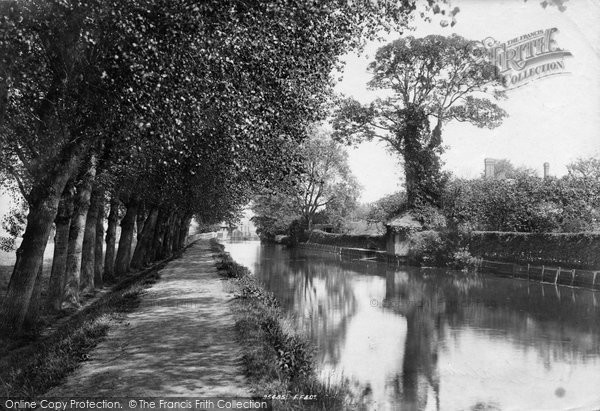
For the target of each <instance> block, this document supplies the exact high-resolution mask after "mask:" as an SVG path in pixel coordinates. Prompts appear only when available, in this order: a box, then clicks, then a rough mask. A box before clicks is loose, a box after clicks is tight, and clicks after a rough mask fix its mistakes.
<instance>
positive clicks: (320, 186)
mask: <svg viewBox="0 0 600 411" xmlns="http://www.w3.org/2000/svg"><path fill="white" fill-rule="evenodd" d="M297 154H298V156H299V158H301V159H302V163H301V166H300V168H299V171H298V172H297V173H296V174H293V175H289V176H288V177H287V178H286V179H285V180H284V181H283V183H282V184H279V185H278V188H276V189H273V190H270V191H269V192H266V193H264V194H262V195H260V196H258V197H256V198H255V199H254V202H253V211H254V213H255V215H256V216H255V217H254V221H255V223H256V224H257V227H258V232H259V234H261V235H263V236H266V237H273V236H275V235H277V234H283V233H287V232H288V229H289V227H290V226H291V225H292V223H293V222H294V221H299V222H300V224H301V225H302V226H304V228H309V229H310V228H311V227H312V225H313V224H314V223H316V222H317V221H316V219H317V218H318V217H319V216H320V217H321V221H323V222H328V223H330V224H335V225H338V226H340V225H341V224H343V221H344V219H345V218H346V217H347V216H348V215H349V214H350V212H351V211H352V210H353V208H354V207H355V205H356V198H357V197H358V190H359V189H358V184H357V182H356V179H355V178H354V176H353V175H352V174H351V172H350V168H349V166H348V159H347V154H346V152H345V151H344V150H343V148H342V147H341V145H340V144H339V143H336V142H335V141H333V140H332V139H331V138H329V136H328V135H327V134H325V133H322V132H318V131H316V130H315V131H314V133H313V135H312V137H311V138H310V139H309V140H307V141H306V142H305V143H304V144H303V145H301V146H300V147H299V148H298V151H297Z"/></svg>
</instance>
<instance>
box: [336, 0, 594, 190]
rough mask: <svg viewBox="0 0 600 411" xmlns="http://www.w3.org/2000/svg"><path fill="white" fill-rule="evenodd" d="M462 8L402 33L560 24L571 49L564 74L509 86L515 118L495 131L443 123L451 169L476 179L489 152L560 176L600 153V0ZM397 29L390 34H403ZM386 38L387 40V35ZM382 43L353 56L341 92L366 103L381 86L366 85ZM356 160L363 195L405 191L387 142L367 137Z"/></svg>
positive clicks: (508, 1)
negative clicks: (443, 20)
mask: <svg viewBox="0 0 600 411" xmlns="http://www.w3.org/2000/svg"><path fill="white" fill-rule="evenodd" d="M451 1H452V6H453V7H454V6H458V7H459V8H460V12H459V13H458V15H457V24H456V25H455V26H454V27H452V28H451V27H449V26H448V27H445V28H444V27H442V26H441V25H440V24H439V22H438V21H434V22H431V23H426V22H423V21H422V20H415V21H414V24H413V27H414V30H413V31H409V32H408V31H407V32H405V33H404V35H412V36H415V37H424V36H427V35H429V34H443V35H450V34H452V33H456V34H459V35H461V36H463V37H466V38H468V39H472V40H483V39H484V38H487V37H493V38H494V39H496V40H497V41H500V42H503V41H508V40H510V39H513V38H515V37H519V36H520V35H523V34H527V33H531V32H534V31H537V30H544V29H549V28H557V29H558V32H557V33H556V34H555V35H554V39H555V41H556V43H557V45H558V47H560V48H562V49H565V50H568V51H570V52H571V53H572V56H571V57H567V58H565V60H564V62H565V70H564V71H565V74H561V75H557V76H551V77H546V78H544V79H539V80H535V81H533V82H531V83H529V84H527V85H524V86H522V87H519V88H516V89H513V90H509V91H507V97H508V98H507V99H506V100H503V101H500V102H499V104H500V106H501V107H502V108H503V109H504V110H506V111H507V112H508V115H509V117H508V118H507V119H505V120H504V122H503V124H502V125H501V126H500V127H498V128H496V129H493V130H488V129H479V128H477V127H475V126H472V125H469V124H465V123H458V124H457V123H449V124H447V125H445V127H444V129H443V135H442V137H443V140H444V144H445V145H447V146H448V149H447V150H446V152H445V153H444V155H443V159H444V161H445V169H446V170H449V171H451V172H452V173H453V174H454V175H456V176H458V177H465V178H476V177H478V176H479V175H481V173H482V172H483V161H484V158H486V157H490V158H498V159H499V158H507V159H509V160H511V161H512V162H513V164H515V165H516V166H526V167H529V168H533V169H535V170H537V171H538V172H539V173H540V175H541V174H542V170H543V163H544V162H549V163H550V174H552V175H556V176H561V175H564V174H565V173H566V171H567V170H566V165H567V164H568V163H570V162H571V161H573V160H575V159H576V158H578V157H588V156H591V155H600V26H599V25H598V21H600V1H599V0H570V1H568V2H566V3H565V5H566V7H567V8H566V10H565V11H564V12H561V11H559V10H558V9H557V8H556V7H547V8H545V9H544V8H543V7H542V6H541V5H540V2H539V1H538V0H529V1H527V2H525V1H523V0H485V1H476V0H462V1H461V0H451ZM399 36H400V35H399V34H397V33H396V34H391V35H389V37H388V39H389V40H393V39H396V38H398V37H399ZM389 40H388V41H389ZM383 44H385V42H383V43H370V44H368V45H367V47H366V48H365V51H364V53H363V54H362V55H360V56H357V55H356V54H351V55H348V56H346V57H345V58H344V60H345V62H346V66H345V69H344V72H343V80H342V81H341V82H340V83H339V84H338V85H337V86H336V91H337V92H339V93H343V94H345V95H347V96H352V97H354V98H356V99H357V100H359V101H360V102H362V103H368V102H370V101H372V100H373V99H375V98H376V97H378V96H379V95H381V93H382V91H381V90H368V89H367V87H366V83H367V82H368V81H369V79H370V74H369V73H368V72H367V66H368V64H369V62H371V61H372V60H373V57H374V55H375V52H376V51H377V49H378V48H379V47H381V46H382V45H383ZM349 155H350V166H351V168H352V170H353V173H354V174H355V176H356V177H357V179H358V181H359V182H360V183H361V185H362V187H363V192H362V196H361V200H362V201H364V202H370V201H374V200H376V199H378V198H380V197H382V196H383V195H385V194H389V193H392V192H394V191H397V190H399V189H401V182H402V180H403V177H402V176H403V170H402V166H401V165H400V163H399V161H398V159H397V157H396V156H394V155H392V154H390V153H388V152H387V150H386V147H385V145H384V144H383V143H375V142H373V143H366V144H362V145H360V146H359V147H358V148H356V149H351V150H349Z"/></svg>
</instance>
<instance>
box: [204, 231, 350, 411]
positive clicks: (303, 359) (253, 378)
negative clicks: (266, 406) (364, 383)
mask: <svg viewBox="0 0 600 411" xmlns="http://www.w3.org/2000/svg"><path fill="white" fill-rule="evenodd" d="M212 248H213V250H214V251H215V253H217V254H216V258H217V260H218V267H219V269H220V271H221V274H222V275H223V276H224V277H226V278H228V279H229V283H230V284H231V287H232V288H233V290H234V292H235V294H236V303H235V304H234V306H233V307H234V315H235V320H236V332H237V341H238V342H239V344H240V346H241V347H242V349H243V357H242V358H243V365H244V371H245V374H246V376H247V378H248V380H249V383H250V385H251V387H252V391H253V392H254V394H255V395H256V396H258V397H266V398H272V399H274V405H275V407H276V409H286V410H287V409H311V410H340V409H349V406H350V404H351V403H353V402H354V403H355V401H354V400H353V399H352V394H351V392H350V390H349V388H348V386H347V385H344V384H342V385H333V384H325V383H323V382H321V381H320V380H319V379H318V378H317V375H316V365H315V363H314V355H313V354H314V352H313V351H314V348H313V347H312V346H311V344H310V342H309V341H308V340H307V339H306V338H304V337H303V336H302V335H299V334H298V333H297V332H296V331H295V330H293V327H292V325H291V323H289V322H287V321H286V318H285V315H284V314H283V312H282V310H281V309H280V307H279V303H278V301H277V300H276V299H275V298H274V296H273V295H272V294H271V293H269V292H267V291H265V289H264V288H263V287H262V286H261V285H260V284H259V283H258V282H257V280H256V278H255V277H254V276H253V275H252V274H251V273H250V271H249V270H248V269H247V268H246V267H243V266H241V265H239V264H237V263H236V262H235V261H233V259H232V258H231V256H230V255H229V254H228V253H226V252H225V251H224V247H223V245H221V244H219V243H217V242H216V241H213V242H212ZM353 409H361V407H356V406H355V407H353Z"/></svg>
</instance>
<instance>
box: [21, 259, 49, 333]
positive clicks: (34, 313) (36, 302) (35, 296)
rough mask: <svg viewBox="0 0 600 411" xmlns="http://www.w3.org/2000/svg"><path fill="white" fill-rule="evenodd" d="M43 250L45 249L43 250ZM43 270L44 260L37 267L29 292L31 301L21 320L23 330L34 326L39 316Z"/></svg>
mask: <svg viewBox="0 0 600 411" xmlns="http://www.w3.org/2000/svg"><path fill="white" fill-rule="evenodd" d="M44 251H45V250H44ZM43 271H44V262H43V259H42V264H40V268H39V269H38V273H37V275H36V277H35V285H34V286H33V292H32V293H31V302H30V303H29V307H28V308H27V314H25V320H24V321H23V328H24V329H25V330H31V329H33V328H35V325H36V324H37V322H38V319H39V316H40V300H41V295H42V273H43Z"/></svg>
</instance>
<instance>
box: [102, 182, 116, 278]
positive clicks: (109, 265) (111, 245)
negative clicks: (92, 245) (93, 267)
mask: <svg viewBox="0 0 600 411" xmlns="http://www.w3.org/2000/svg"><path fill="white" fill-rule="evenodd" d="M118 224H119V199H118V197H117V195H116V194H114V195H113V196H112V198H111V200H110V211H109V213H108V227H107V228H106V254H105V256H104V276H103V277H104V281H106V282H114V281H115V248H116V241H117V225H118Z"/></svg>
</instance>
